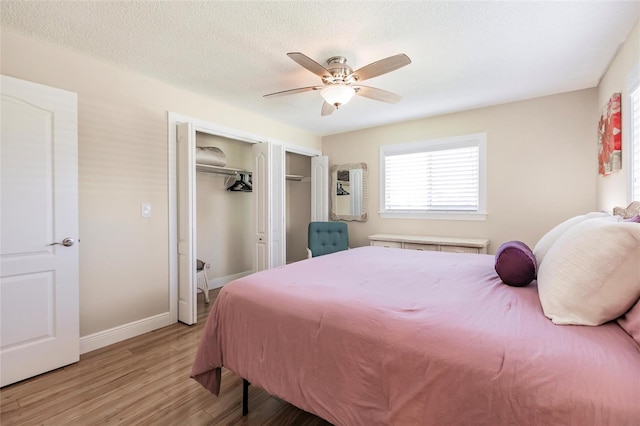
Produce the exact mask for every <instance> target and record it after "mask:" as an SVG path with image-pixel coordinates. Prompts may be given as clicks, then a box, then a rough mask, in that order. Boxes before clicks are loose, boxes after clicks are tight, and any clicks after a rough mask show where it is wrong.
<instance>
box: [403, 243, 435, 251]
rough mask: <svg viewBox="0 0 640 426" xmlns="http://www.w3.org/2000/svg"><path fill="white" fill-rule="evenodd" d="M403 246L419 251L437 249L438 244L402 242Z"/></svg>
mask: <svg viewBox="0 0 640 426" xmlns="http://www.w3.org/2000/svg"><path fill="white" fill-rule="evenodd" d="M404 248H406V249H409V250H420V251H438V246H437V245H436V244H416V243H404Z"/></svg>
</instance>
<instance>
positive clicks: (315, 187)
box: [311, 155, 329, 222]
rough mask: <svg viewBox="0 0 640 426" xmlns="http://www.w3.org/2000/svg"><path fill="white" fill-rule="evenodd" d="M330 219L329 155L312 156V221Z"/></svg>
mask: <svg viewBox="0 0 640 426" xmlns="http://www.w3.org/2000/svg"><path fill="white" fill-rule="evenodd" d="M328 220H329V157H327V156H326V155H319V156H317V157H311V221H312V222H326V221H328Z"/></svg>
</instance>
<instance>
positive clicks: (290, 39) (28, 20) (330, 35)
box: [0, 1, 640, 135]
mask: <svg viewBox="0 0 640 426" xmlns="http://www.w3.org/2000/svg"><path fill="white" fill-rule="evenodd" d="M0 8H1V9H0V12H1V14H0V15H1V24H2V27H3V28H5V29H9V30H12V31H16V32H18V33H21V34H25V35H27V36H31V37H35V38H39V39H44V40H47V41H50V42H53V43H57V44H62V45H66V46H68V47H70V48H72V49H75V50H78V51H82V52H85V53H86V54H88V55H91V56H93V57H97V58H101V59H103V60H107V61H111V62H114V63H117V64H120V65H122V66H124V67H127V68H129V69H132V70H136V71H138V72H141V73H143V74H147V75H149V76H152V77H155V78H158V79H160V80H164V81H166V82H168V83H169V84H171V85H174V86H177V87H181V88H184V89H187V90H189V91H193V92H198V93H200V94H202V95H205V96H209V97H211V98H214V99H216V100H218V101H221V102H224V103H227V104H233V105H235V106H238V107H240V108H243V109H246V110H250V111H254V112H257V113H259V114H262V115H264V116H268V117H271V118H272V119H274V120H277V121H280V122H283V123H286V124H289V125H291V126H294V127H298V128H301V129H305V130H307V131H310V132H312V133H316V134H319V135H328V134H334V133H340V132H344V131H349V130H355V129H361V128H365V127H372V126H377V125H382V124H388V123H393V122H399V121H405V120H410V119H415V118H420V117H426V116H433V115H438V114H443V113H447V112H454V111H461V110H466V109H473V108H478V107H483V106H488V105H495V104H499V103H504V102H509V101H515V100H521V99H527V98H532V97H537V96H544V95H549V94H553V93H561V92H567V91H572V90H578V89H583V88H588V87H594V86H596V85H597V84H598V81H599V79H600V78H601V77H602V75H603V73H604V71H605V70H606V67H607V66H608V64H609V62H610V61H611V59H612V58H613V56H614V55H615V53H616V51H617V49H618V48H619V46H620V45H621V44H622V43H623V42H624V41H625V39H626V37H627V36H628V34H629V32H630V30H631V29H632V27H633V25H634V23H635V22H636V21H637V20H638V16H639V12H640V2H638V1H629V2H618V1H599V2H581V1H572V2H548V1H540V2H515V1H514V2H480V1H474V2H398V1H384V2H370V1H367V2H356V1H349V2H331V1H322V2H316V1H304V2H303V1H299V2H265V1H250V2H247V1H243V2H217V1H209V2H194V1H169V2H161V1H143V2H140V1H126V2H106V1H103V2H100V1H98V2H83V1H80V2H59V1H58V2H39V1H19V2H12V1H2V2H1V3H0ZM287 52H302V53H304V54H306V55H307V56H309V57H311V58H312V59H314V60H315V61H316V62H318V63H321V64H322V65H325V61H326V59H328V58H329V57H331V56H336V55H341V56H345V57H346V58H347V60H348V63H349V65H351V66H352V67H353V69H357V68H360V67H362V66H364V65H366V64H368V63H370V62H373V61H376V60H379V59H382V58H386V57H388V56H391V55H395V54H398V53H405V54H407V55H408V56H409V57H410V58H411V60H412V63H411V64H410V65H408V66H406V67H404V68H401V69H399V70H396V71H393V72H391V73H389V74H386V75H383V76H379V77H376V78H373V79H371V80H368V81H367V83H366V84H367V85H369V86H374V87H378V88H381V89H384V90H388V91H391V92H395V93H398V94H400V95H402V96H403V97H404V99H403V100H402V101H401V102H400V103H398V104H395V105H393V104H386V103H382V102H376V101H373V100H370V99H366V98H363V97H356V98H354V99H353V100H352V101H351V102H350V103H349V104H347V105H345V106H344V107H342V108H341V109H340V110H338V111H336V112H334V113H333V114H332V115H330V116H327V117H321V116H320V108H321V105H322V99H321V97H320V94H319V93H318V92H306V93H300V94H294V95H290V96H285V97H278V98H271V99H264V98H263V97H262V95H264V94H267V93H272V92H277V91H281V90H287V89H292V88H297V87H304V86H313V85H316V84H319V83H320V79H319V78H318V77H317V76H315V75H314V74H312V73H311V72H309V71H307V70H305V69H304V68H302V67H300V66H299V65H298V64H296V63H295V62H293V61H292V60H291V59H289V58H288V57H287V56H286V53H287ZM177 112H179V111H177Z"/></svg>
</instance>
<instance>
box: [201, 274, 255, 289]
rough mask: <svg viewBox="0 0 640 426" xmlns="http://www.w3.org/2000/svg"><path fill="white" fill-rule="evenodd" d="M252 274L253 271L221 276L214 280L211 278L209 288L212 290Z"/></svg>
mask: <svg viewBox="0 0 640 426" xmlns="http://www.w3.org/2000/svg"><path fill="white" fill-rule="evenodd" d="M250 274H253V271H244V272H238V273H237V274H233V275H227V276H226V277H220V278H216V279H214V280H209V290H212V289H214V288H220V287H222V286H223V285H225V284H227V283H230V282H231V281H233V280H237V279H238V278H242V277H246V276H247V275H250Z"/></svg>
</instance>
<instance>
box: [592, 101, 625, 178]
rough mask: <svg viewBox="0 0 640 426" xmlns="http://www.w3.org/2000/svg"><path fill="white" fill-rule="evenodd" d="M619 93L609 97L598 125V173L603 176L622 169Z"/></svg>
mask: <svg viewBox="0 0 640 426" xmlns="http://www.w3.org/2000/svg"><path fill="white" fill-rule="evenodd" d="M620 98H621V96H620V93H614V94H613V95H611V98H610V99H609V102H607V105H605V106H604V108H603V109H602V115H600V122H599V123H598V173H600V174H601V175H603V176H605V175H608V174H610V173H612V172H617V171H618V170H620V169H621V168H622V131H621V120H622V116H621V114H620Z"/></svg>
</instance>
